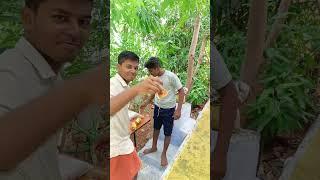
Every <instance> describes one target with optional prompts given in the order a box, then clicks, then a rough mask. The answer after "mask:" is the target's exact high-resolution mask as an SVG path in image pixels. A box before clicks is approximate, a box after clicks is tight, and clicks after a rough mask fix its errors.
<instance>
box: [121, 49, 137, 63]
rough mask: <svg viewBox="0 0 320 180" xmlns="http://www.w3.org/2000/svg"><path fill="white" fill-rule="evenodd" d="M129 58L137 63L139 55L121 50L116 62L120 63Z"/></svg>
mask: <svg viewBox="0 0 320 180" xmlns="http://www.w3.org/2000/svg"><path fill="white" fill-rule="evenodd" d="M127 59H130V60H132V61H136V62H138V63H139V56H138V55H137V54H136V53H134V52H131V51H122V52H121V53H120V54H119V56H118V64H122V63H123V62H124V61H125V60H127Z"/></svg>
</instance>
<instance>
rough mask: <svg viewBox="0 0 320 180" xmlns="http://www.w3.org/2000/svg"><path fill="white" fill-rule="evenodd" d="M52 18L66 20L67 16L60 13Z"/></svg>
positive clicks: (58, 20)
mask: <svg viewBox="0 0 320 180" xmlns="http://www.w3.org/2000/svg"><path fill="white" fill-rule="evenodd" d="M53 18H54V19H55V20H56V21H57V22H65V21H66V20H67V17H66V16H62V15H54V16H53Z"/></svg>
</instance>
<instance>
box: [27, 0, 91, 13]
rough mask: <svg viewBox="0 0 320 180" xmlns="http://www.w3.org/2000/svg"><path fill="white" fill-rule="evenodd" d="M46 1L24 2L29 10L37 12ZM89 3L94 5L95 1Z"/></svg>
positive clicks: (29, 0) (30, 0)
mask: <svg viewBox="0 0 320 180" xmlns="http://www.w3.org/2000/svg"><path fill="white" fill-rule="evenodd" d="M45 1H47V0H25V1H24V2H25V5H26V6H27V7H28V8H30V9H32V10H34V11H36V10H38V8H39V6H40V4H41V3H43V2H45ZM88 1H90V2H91V3H93V0H88Z"/></svg>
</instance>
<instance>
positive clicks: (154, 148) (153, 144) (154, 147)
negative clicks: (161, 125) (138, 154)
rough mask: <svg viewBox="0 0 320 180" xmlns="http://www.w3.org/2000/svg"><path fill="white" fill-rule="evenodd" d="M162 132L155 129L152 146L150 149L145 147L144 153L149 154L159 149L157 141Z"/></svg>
mask: <svg viewBox="0 0 320 180" xmlns="http://www.w3.org/2000/svg"><path fill="white" fill-rule="evenodd" d="M159 134H160V130H156V129H154V130H153V140H152V147H151V148H149V149H145V150H144V151H143V154H149V153H153V152H156V151H157V143H158V137H159Z"/></svg>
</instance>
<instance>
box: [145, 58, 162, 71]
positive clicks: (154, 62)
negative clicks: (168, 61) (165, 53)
mask: <svg viewBox="0 0 320 180" xmlns="http://www.w3.org/2000/svg"><path fill="white" fill-rule="evenodd" d="M144 67H145V68H148V69H154V68H161V62H160V59H159V58H157V57H151V58H149V60H148V61H147V62H146V63H145V64H144Z"/></svg>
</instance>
